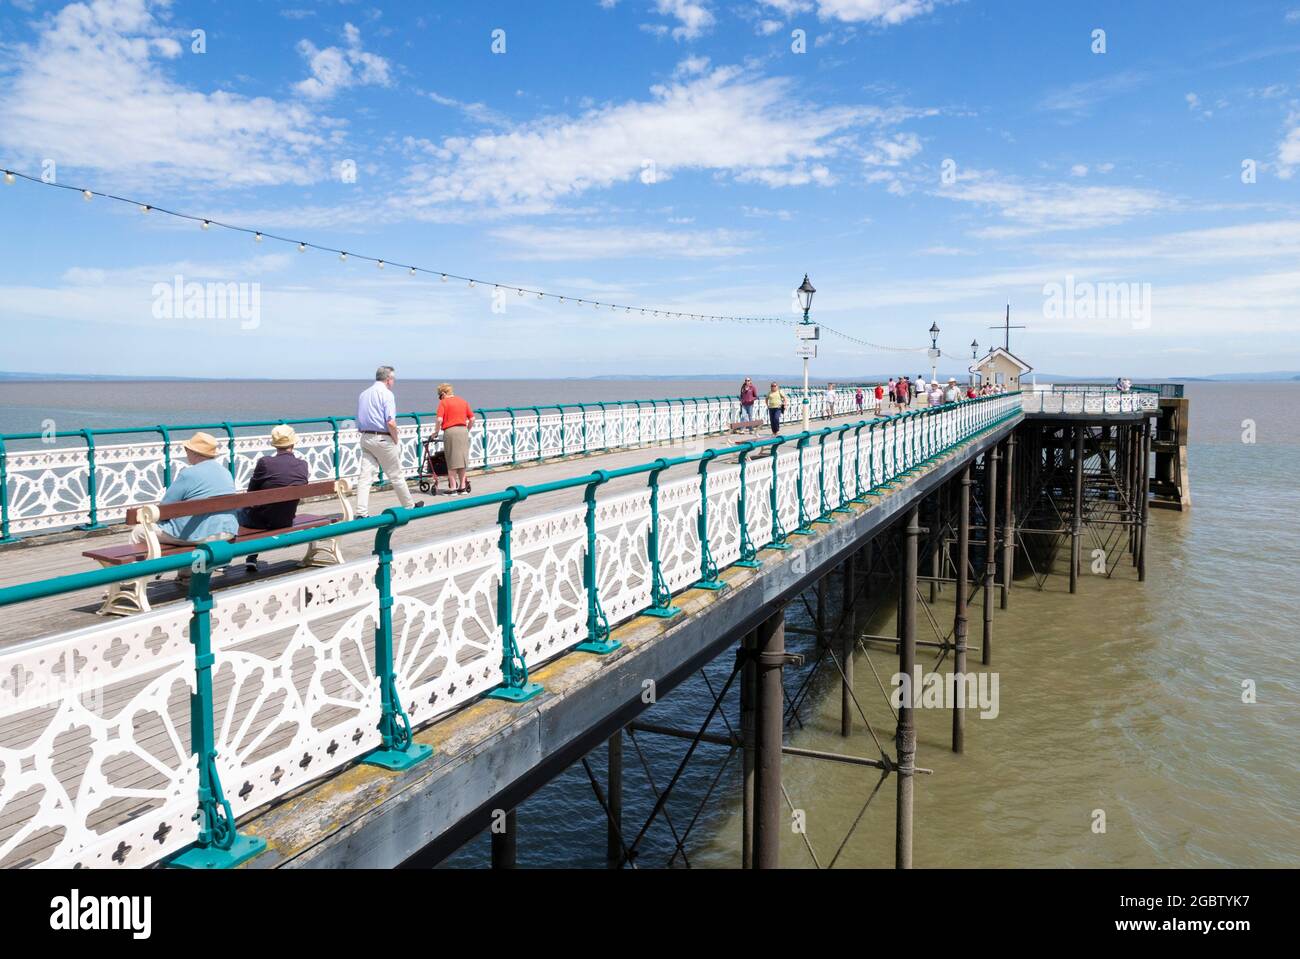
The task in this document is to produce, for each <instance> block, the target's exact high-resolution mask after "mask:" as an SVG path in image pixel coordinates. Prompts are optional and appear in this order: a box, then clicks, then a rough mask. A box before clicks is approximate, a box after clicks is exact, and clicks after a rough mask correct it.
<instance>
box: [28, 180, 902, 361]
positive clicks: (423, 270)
mask: <svg viewBox="0 0 1300 959" xmlns="http://www.w3.org/2000/svg"><path fill="white" fill-rule="evenodd" d="M3 173H4V182H5V183H6V184H8V185H12V184H13V183H15V182H16V181H18V180H24V181H26V182H28V183H34V184H37V185H39V186H49V187H56V188H58V189H61V190H70V191H72V192H74V193H80V194H81V196H82V198H83V199H84V200H86V202H90V201H91V200H93V199H95V198H96V197H98V198H100V199H104V200H111V201H113V202H115V203H124V204H128V205H130V206H134V207H136V208H137V209H138V210H139V211H140V212H141V213H142V214H151V213H156V214H160V215H162V216H169V217H174V218H176V219H178V220H188V221H190V222H192V223H197V224H198V225H199V227H200V228H201V229H203V230H211V229H212V228H213V227H216V228H218V229H222V230H229V231H231V232H234V233H243V234H246V235H249V236H251V237H252V238H253V240H254V242H257V243H262V242H265V241H267V240H273V241H275V242H277V243H287V244H291V245H293V246H296V247H297V248H298V251H299V252H300V253H305V252H307V251H308V250H315V251H318V252H321V253H332V254H334V255H336V256H337V257H338V258H339V260H341V261H343V262H345V263H346V262H348V261H349V260H361V261H364V262H368V263H374V264H375V266H376V267H377V268H378V269H381V270H383V269H387V268H389V267H391V268H392V269H394V270H397V271H405V272H406V273H407V274H408V275H410V276H417V275H421V274H423V275H426V276H436V277H438V278H439V280H441V282H443V283H447V282H449V281H452V280H455V281H456V282H458V283H464V284H466V285H467V286H469V287H470V288H471V289H472V288H477V287H482V288H490V289H492V290H503V291H506V292H509V293H514V294H515V295H516V296H519V297H524V296H531V297H536V298H537V299H539V300H553V301H555V302H557V303H571V304H573V305H575V306H590V307H592V308H593V309H597V310H600V309H609V310H611V311H615V312H617V311H619V310H622V311H623V312H624V313H625V314H629V313H637V314H639V315H641V316H652V317H660V318H663V319H669V318H672V319H687V320H699V321H704V322H713V323H743V324H775V325H780V326H798V325H799V323H798V321H796V320H793V319H788V318H785V317H777V316H740V315H723V314H711V313H694V312H690V311H687V310H670V309H665V308H662V307H649V306H637V305H632V304H627V303H614V302H608V301H604V300H592V299H587V298H585V297H575V296H569V295H567V294H560V293H552V292H549V291H547V290H537V289H531V288H529V287H524V286H516V285H514V284H510V283H497V282H494V281H491V280H483V279H480V278H477V277H471V276H461V275H460V274H458V273H453V272H450V271H447V270H436V269H431V268H429V267H424V266H418V265H416V264H414V263H402V262H398V261H395V260H389V259H387V258H384V257H376V256H369V255H366V254H363V253H356V252H352V251H349V250H342V249H338V248H337V247H332V246H329V245H328V244H323V243H315V242H312V241H310V240H300V239H294V238H292V237H287V236H281V235H279V234H277V233H271V232H269V231H267V230H259V229H255V228H253V227H247V226H240V225H238V224H234V223H225V222H222V221H221V220H216V219H213V218H212V217H204V216H197V215H195V214H192V213H182V212H179V211H177V210H169V209H167V208H166V207H160V206H157V205H156V204H153V203H146V202H144V201H142V200H135V199H132V198H130V197H125V196H119V195H117V194H115V193H106V192H104V191H101V190H91V189H86V188H84V187H76V186H71V185H69V184H65V183H58V182H52V181H49V180H45V179H42V178H40V177H34V176H30V175H28V174H26V173H20V172H18V171H17V170H8V169H6V170H4V171H3ZM820 325H821V328H822V329H823V330H825V331H826V332H827V333H830V334H832V335H834V336H838V337H840V338H841V339H844V340H847V341H848V342H850V343H855V344H857V345H859V346H864V347H867V348H869V349H872V350H877V351H883V352H893V353H914V352H924V350H925V347H900V346H883V345H881V344H879V343H871V342H869V341H867V340H863V339H860V338H858V337H856V336H851V335H850V334H848V333H844V332H842V331H840V330H837V329H834V328H833V327H829V326H826V325H825V324H820Z"/></svg>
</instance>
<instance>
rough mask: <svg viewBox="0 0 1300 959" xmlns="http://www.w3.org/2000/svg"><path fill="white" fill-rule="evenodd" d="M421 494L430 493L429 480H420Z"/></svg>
mask: <svg viewBox="0 0 1300 959" xmlns="http://www.w3.org/2000/svg"><path fill="white" fill-rule="evenodd" d="M420 492H421V493H427V492H429V481H428V480H420Z"/></svg>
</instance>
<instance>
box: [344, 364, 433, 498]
mask: <svg viewBox="0 0 1300 959" xmlns="http://www.w3.org/2000/svg"><path fill="white" fill-rule="evenodd" d="M396 379H397V376H396V374H395V372H394V370H393V368H392V367H391V366H381V367H380V368H379V369H377V370H376V371H375V383H374V385H373V386H371V387H370V388H369V389H368V390H364V391H363V392H362V393H361V395H360V396H358V397H357V432H358V433H360V434H361V475H360V476H359V477H358V478H357V516H359V517H360V516H369V515H370V485H371V484H372V483H373V482H374V481H375V473H376V471H378V470H381V469H382V470H383V471H384V475H385V476H386V477H388V481H389V482H390V483H392V484H393V492H395V493H396V494H397V501H398V502H399V503H401V504H402V505H403V506H405V507H406V508H407V509H411V508H412V507H415V508H417V509H418V508H419V507H421V506H423V505H424V502H423V501H421V502H419V503H412V502H411V491H410V489H408V488H407V486H406V478H405V476H404V475H403V473H402V446H401V440H400V438H399V436H398V433H397V400H396V399H394V398H393V383H394V381H396Z"/></svg>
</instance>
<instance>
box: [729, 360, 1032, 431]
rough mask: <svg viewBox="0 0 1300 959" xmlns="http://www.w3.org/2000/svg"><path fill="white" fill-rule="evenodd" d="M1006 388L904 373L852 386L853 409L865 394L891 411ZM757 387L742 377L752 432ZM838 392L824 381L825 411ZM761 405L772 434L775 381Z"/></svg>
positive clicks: (860, 407)
mask: <svg viewBox="0 0 1300 959" xmlns="http://www.w3.org/2000/svg"><path fill="white" fill-rule="evenodd" d="M1005 390H1006V387H1004V386H1002V385H1000V384H999V385H996V386H995V385H994V384H992V383H987V382H986V383H984V384H982V385H981V386H978V387H977V386H975V385H974V384H972V385H970V386H968V387H962V386H959V385H958V384H957V378H956V377H955V376H950V377H948V381H947V382H946V383H944V382H941V381H940V380H939V379H938V378H937V377H936V378H935V379H934V380H932V381H930V382H929V383H927V382H926V380H925V375H924V374H920V375H918V376H917V377H916V379H915V380H912V379H909V378H908V377H906V376H898V377H893V376H891V377H890V378H889V382H888V384H882V383H877V384H876V385H875V386H868V387H865V388H864V387H862V386H860V385H859V386H856V387H854V392H853V405H854V408H855V409H856V411H857V412H859V413H862V412H864V411H865V409H866V402H867V398H868V396H873V397H874V398H875V401H876V404H875V409H878V410H883V409H884V408H885V402H886V401H888V402H889V403H891V404H893V406H894V408H895V410H896V411H897V410H902V409H906V408H908V407H910V406H913V405H921V406H943V405H944V404H945V403H960V402H962V401H963V400H973V399H977V398H978V397H981V396H989V395H991V394H993V393H1002V392H1005ZM758 399H759V394H758V388H757V387H756V386H755V385H754V381H753V380H752V379H751V378H750V377H748V376H747V377H745V380H744V382H743V383H741V384H740V418H741V420H742V421H743V423H744V424H745V427H744V428H745V430H746V431H747V432H751V433H752V432H753V427H754V425H756V424H757V422H758V421H757V420H755V419H754V406H755V404H756V403H757V402H758ZM838 400H839V394H838V393H837V392H836V389H835V384H834V383H827V384H826V404H825V407H824V408H825V409H826V410H834V409H835V408H836V406H837V404H838ZM764 406H765V407H766V409H767V416H768V424H769V425H770V426H771V428H772V435H773V436H775V435H777V434H778V433H780V432H781V419H782V417H783V416H784V415H785V407H786V396H785V393H784V392H783V391H782V389H781V387H780V386H779V385H778V384H777V383H775V382H774V383H772V385H771V386H770V387H769V388H768V392H767V395H766V397H765V400H764Z"/></svg>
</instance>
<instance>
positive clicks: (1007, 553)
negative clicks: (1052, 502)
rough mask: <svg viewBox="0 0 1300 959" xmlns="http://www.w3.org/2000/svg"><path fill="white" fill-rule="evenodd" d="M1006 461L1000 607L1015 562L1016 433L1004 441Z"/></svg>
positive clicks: (1007, 594) (1008, 590)
mask: <svg viewBox="0 0 1300 959" xmlns="http://www.w3.org/2000/svg"><path fill="white" fill-rule="evenodd" d="M1005 445H1006V449H1007V456H1006V462H1005V463H1003V464H1002V473H1003V475H1004V476H1005V479H1004V480H1003V482H1002V491H1003V495H1002V608H1003V609H1006V608H1007V603H1008V602H1009V601H1010V596H1011V574H1012V570H1013V568H1014V566H1015V563H1016V514H1015V509H1014V505H1015V504H1014V503H1013V502H1012V499H1011V497H1012V496H1013V495H1014V494H1013V490H1014V488H1015V465H1016V462H1015V458H1016V434H1015V433H1014V432H1013V433H1012V434H1011V435H1010V436H1008V437H1007V441H1006V444H1005Z"/></svg>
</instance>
